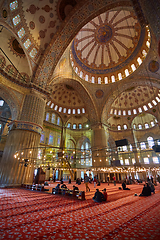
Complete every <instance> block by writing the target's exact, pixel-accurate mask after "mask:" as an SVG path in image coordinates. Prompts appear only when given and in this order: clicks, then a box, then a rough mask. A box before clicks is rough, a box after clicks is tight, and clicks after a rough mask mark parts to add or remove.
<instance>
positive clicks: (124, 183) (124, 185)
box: [122, 181, 130, 190]
mask: <svg viewBox="0 0 160 240" xmlns="http://www.w3.org/2000/svg"><path fill="white" fill-rule="evenodd" d="M122 188H123V190H130V189H129V188H127V187H126V182H125V181H124V182H123V183H122Z"/></svg>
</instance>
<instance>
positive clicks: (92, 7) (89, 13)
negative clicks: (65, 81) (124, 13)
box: [35, 0, 132, 84]
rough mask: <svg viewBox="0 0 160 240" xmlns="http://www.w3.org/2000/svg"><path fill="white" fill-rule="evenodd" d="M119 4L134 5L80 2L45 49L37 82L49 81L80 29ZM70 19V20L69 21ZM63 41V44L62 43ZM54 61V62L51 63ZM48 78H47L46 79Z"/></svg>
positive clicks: (120, 4) (93, 1) (128, 3)
mask: <svg viewBox="0 0 160 240" xmlns="http://www.w3.org/2000/svg"><path fill="white" fill-rule="evenodd" d="M117 6H126V7H127V6H128V7H130V6H132V3H131V1H129V0H124V1H114V3H111V2H109V3H108V1H104V0H99V1H98V3H97V0H92V1H87V2H86V1H84V4H79V5H78V6H77V8H76V10H77V11H75V12H74V13H73V15H72V17H70V18H68V19H66V22H65V23H64V25H63V26H62V28H61V29H60V31H59V32H57V34H55V37H54V38H53V39H52V40H51V42H50V44H49V46H48V48H47V49H46V51H45V54H44V57H43V58H42V59H41V62H40V67H39V68H38V69H37V71H36V75H35V83H37V84H41V82H43V84H46V83H47V80H48V77H49V78H50V77H51V75H52V73H53V71H54V69H55V67H56V64H57V62H58V61H59V59H60V57H61V56H62V54H63V52H64V50H65V49H66V48H67V46H68V45H69V43H70V42H71V41H72V39H73V38H74V37H75V36H76V34H77V33H78V31H79V30H80V29H81V28H82V27H83V26H84V25H85V24H86V23H87V22H89V21H90V20H91V19H92V18H93V17H95V16H97V15H98V14H100V13H103V12H105V11H107V10H109V9H112V8H114V7H117ZM67 20H68V21H67ZM68 33H69V34H68ZM62 42H63V44H61V43H62ZM51 63H52V64H51ZM45 79H46V80H45Z"/></svg>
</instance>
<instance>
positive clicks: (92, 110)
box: [50, 77, 99, 123]
mask: <svg viewBox="0 0 160 240" xmlns="http://www.w3.org/2000/svg"><path fill="white" fill-rule="evenodd" d="M61 83H65V84H67V85H70V86H72V88H74V89H75V90H76V91H77V92H78V93H79V94H80V97H81V98H82V99H85V108H86V112H87V114H88V116H89V117H88V118H89V119H92V123H94V122H96V121H98V117H99V116H98V109H97V106H96V105H95V103H94V101H93V98H92V96H91V95H90V94H89V92H88V91H87V89H86V88H85V86H84V85H83V84H82V83H80V82H79V81H77V80H73V79H69V78H60V77H58V78H57V79H54V83H53V85H54V84H61ZM51 85H52V83H51ZM50 99H51V97H50Z"/></svg>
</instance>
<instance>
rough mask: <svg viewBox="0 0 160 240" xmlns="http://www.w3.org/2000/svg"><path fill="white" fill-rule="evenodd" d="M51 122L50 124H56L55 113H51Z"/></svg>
mask: <svg viewBox="0 0 160 240" xmlns="http://www.w3.org/2000/svg"><path fill="white" fill-rule="evenodd" d="M51 122H52V123H55V122H56V114H55V113H52V119H51Z"/></svg>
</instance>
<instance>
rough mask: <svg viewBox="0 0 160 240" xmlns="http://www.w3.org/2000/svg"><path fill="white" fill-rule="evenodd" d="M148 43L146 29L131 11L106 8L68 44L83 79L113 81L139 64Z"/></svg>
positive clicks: (127, 73) (94, 81) (96, 81)
mask: <svg viewBox="0 0 160 240" xmlns="http://www.w3.org/2000/svg"><path fill="white" fill-rule="evenodd" d="M149 46H150V34H149V30H148V29H147V28H146V29H143V30H142V29H141V27H140V25H139V23H138V20H137V18H136V16H135V15H134V12H132V11H129V10H119V11H118V10H112V11H107V12H105V13H103V14H101V15H99V16H97V17H96V18H94V19H93V20H91V21H90V22H89V23H87V24H86V25H85V26H84V27H83V28H82V29H81V30H80V31H79V33H78V34H77V35H76V37H75V39H74V41H73V43H72V46H71V61H72V66H73V68H74V70H75V72H76V73H77V74H78V75H79V76H80V77H81V78H82V79H84V80H86V81H89V82H92V83H99V84H101V83H110V82H115V81H117V80H121V79H123V78H124V77H127V76H128V75H129V74H131V73H132V72H134V71H135V70H136V68H138V66H139V65H140V64H141V63H142V61H143V59H144V58H145V57H146V55H147V52H148V50H149Z"/></svg>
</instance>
